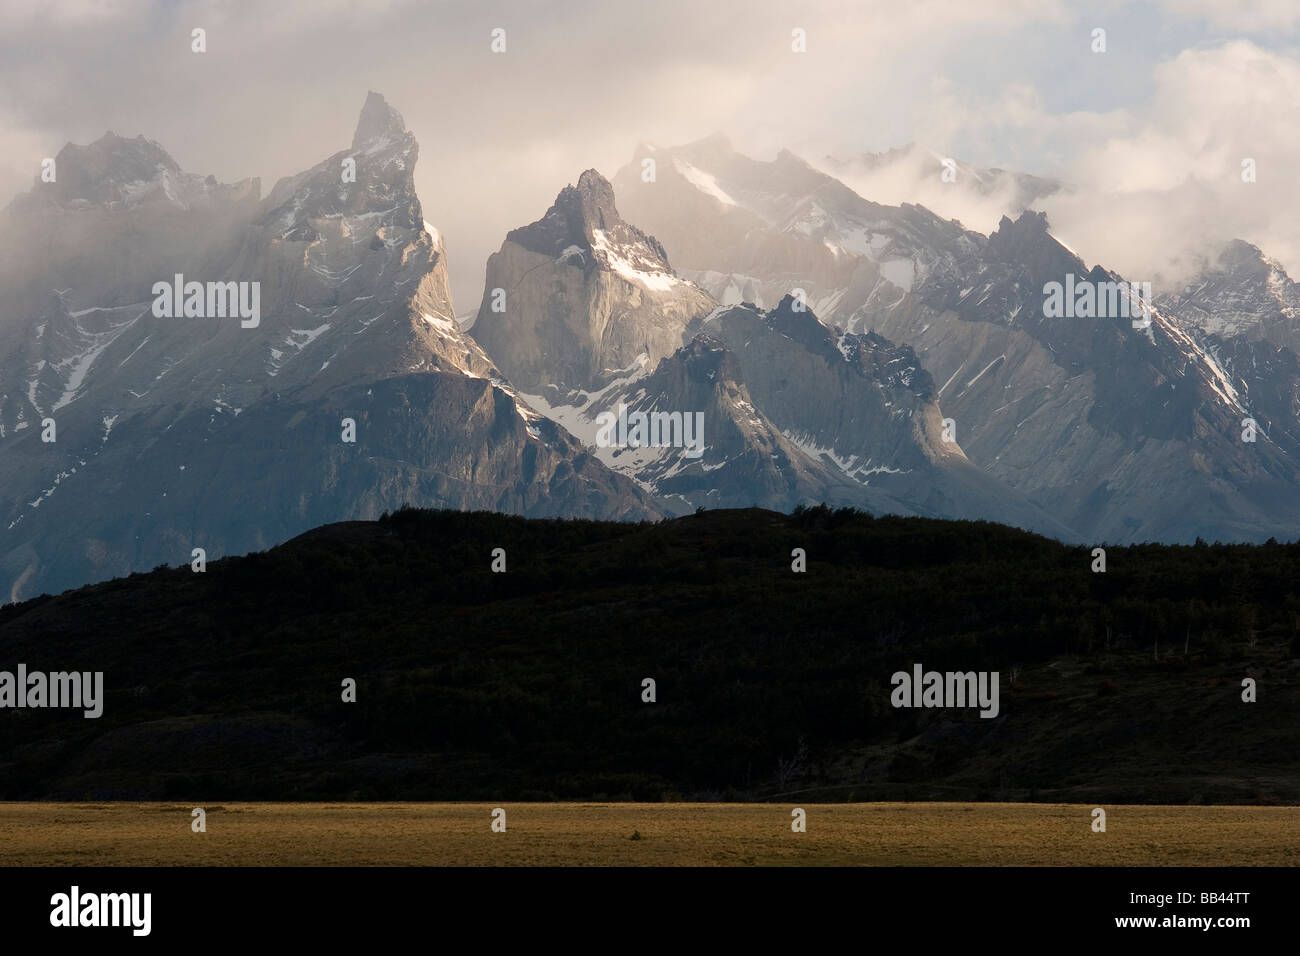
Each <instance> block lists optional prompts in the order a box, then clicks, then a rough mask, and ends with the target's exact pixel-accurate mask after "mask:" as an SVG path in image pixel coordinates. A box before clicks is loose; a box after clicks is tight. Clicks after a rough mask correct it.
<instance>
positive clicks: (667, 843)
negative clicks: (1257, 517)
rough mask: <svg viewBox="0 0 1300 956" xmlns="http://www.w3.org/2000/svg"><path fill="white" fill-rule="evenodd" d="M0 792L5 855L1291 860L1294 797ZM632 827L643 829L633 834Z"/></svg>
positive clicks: (586, 860)
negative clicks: (499, 826) (212, 801)
mask: <svg viewBox="0 0 1300 956" xmlns="http://www.w3.org/2000/svg"><path fill="white" fill-rule="evenodd" d="M193 806H195V805H193V804H176V803H96V804H89V803H3V804H0V865H5V866H17V865H23V866H97V865H99V866H110V865H115V866H136V865H207V866H235V865H245V866H283V865H295V866H300V865H321V866H349V865H353V866H356V865H363V866H377V865H397V866H405V865H410V866H430V865H433V866H444V865H465V866H533V865H572V866H583V865H616V866H678V865H697V866H783V865H800V866H804V865H832V866H844V865H866V866H934V865H955V866H973V865H984V866H1076V865H1084V866H1136V865H1142V866H1147V865H1156V866H1158V865H1165V864H1169V865H1178V866H1197V865H1206V866H1249V865H1265V866H1294V865H1296V864H1297V863H1300V808H1297V807H1171V806H1166V807H1161V806H1112V807H1107V808H1106V812H1107V820H1106V832H1105V833H1093V832H1092V830H1091V820H1092V818H1091V810H1092V807H1091V806H1085V805H1063V804H1055V805H1053V804H1009V803H859V804H806V805H803V808H804V809H805V810H806V811H807V826H808V829H807V832H806V833H793V832H791V828H790V823H791V815H790V814H791V809H792V808H793V807H794V806H796V804H705V803H676V804H672V803H640V804H637V803H516V804H505V805H504V806H505V810H506V814H507V816H506V825H507V829H506V832H504V833H493V832H492V831H491V812H492V809H493V805H491V804H477V803H474V804H471V803H366V804H328V803H228V804H221V805H209V806H206V807H205V809H206V810H207V832H206V833H193V832H191V829H190V824H191V815H190V811H191V810H192V808H193ZM634 833H638V834H639V835H640V839H633V834H634Z"/></svg>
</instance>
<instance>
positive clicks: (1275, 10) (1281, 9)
mask: <svg viewBox="0 0 1300 956" xmlns="http://www.w3.org/2000/svg"><path fill="white" fill-rule="evenodd" d="M1161 8H1162V9H1163V11H1164V13H1165V15H1167V16H1170V17H1178V18H1183V19H1195V20H1205V21H1207V22H1209V23H1211V24H1213V25H1214V26H1216V27H1224V28H1226V29H1229V30H1232V31H1233V32H1235V33H1259V32H1265V31H1272V30H1293V29H1295V28H1296V26H1297V25H1300V4H1297V3H1296V2H1295V0H1233V2H1231V3H1226V2H1224V0H1162V3H1161Z"/></svg>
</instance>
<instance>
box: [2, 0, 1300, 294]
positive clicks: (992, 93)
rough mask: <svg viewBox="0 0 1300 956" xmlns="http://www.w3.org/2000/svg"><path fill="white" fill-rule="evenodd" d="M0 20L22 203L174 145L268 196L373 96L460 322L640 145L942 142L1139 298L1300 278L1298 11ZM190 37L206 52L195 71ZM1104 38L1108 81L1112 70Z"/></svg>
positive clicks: (962, 8)
mask: <svg viewBox="0 0 1300 956" xmlns="http://www.w3.org/2000/svg"><path fill="white" fill-rule="evenodd" d="M2 7H3V11H2V12H3V15H4V25H3V29H2V30H0V176H2V177H3V178H0V202H7V201H8V200H9V198H11V197H12V196H13V195H14V194H15V193H17V192H21V191H26V190H27V189H29V188H30V187H31V183H32V180H33V178H34V177H35V175H36V174H37V172H38V171H39V166H40V160H41V158H42V157H45V156H52V155H54V154H55V153H56V152H57V151H58V149H59V148H60V147H61V146H62V145H63V144H64V143H66V142H68V141H73V142H78V143H85V142H89V141H91V140H93V139H96V138H98V137H99V136H100V135H102V134H103V133H104V132H105V131H106V130H110V129H111V130H113V131H114V132H117V133H119V134H121V135H124V136H134V135H136V134H138V133H143V134H144V135H145V136H147V137H148V138H150V139H154V140H157V141H158V142H160V143H161V144H162V145H163V146H164V147H165V148H166V149H167V150H168V151H169V152H170V153H171V154H172V155H173V156H174V157H175V158H176V160H177V162H179V163H180V165H181V166H182V167H183V168H185V169H186V170H189V171H191V172H197V173H203V174H208V173H212V174H214V175H216V176H217V178H218V179H221V180H223V181H232V180H237V179H242V178H244V177H247V176H260V177H262V184H263V194H265V193H266V192H268V191H269V190H270V188H271V186H272V185H273V184H274V182H275V180H276V179H278V178H279V177H280V176H284V175H289V174H292V173H295V172H298V171H299V170H302V169H305V168H307V167H309V166H311V165H313V164H315V163H316V162H318V161H320V160H321V159H323V158H324V157H326V156H328V155H330V154H331V153H333V152H335V151H337V150H339V149H343V148H345V147H346V146H347V145H348V144H349V142H350V141H351V136H352V130H353V127H354V125H355V123H356V118H357V114H358V112H359V111H360V108H361V104H362V102H363V101H364V99H365V95H366V91H367V90H371V89H373V90H377V91H379V92H381V93H383V94H384V95H385V96H386V97H387V99H388V101H389V102H390V103H391V104H392V105H393V106H395V107H396V108H397V109H398V110H399V111H400V112H401V113H402V114H403V116H404V117H405V119H406V122H407V125H408V126H409V127H410V128H411V129H412V130H413V131H414V132H415V134H416V136H417V138H418V139H419V141H420V163H419V167H418V169H417V174H416V183H417V187H418V189H419V193H420V198H421V201H422V202H423V204H424V211H425V218H426V219H428V220H429V221H430V222H432V223H433V224H434V225H436V226H438V227H439V228H440V229H441V231H442V232H443V235H444V237H445V239H446V242H447V247H448V259H449V263H450V266H451V272H452V283H453V290H454V294H455V296H456V307H457V311H458V312H460V313H462V314H463V313H465V312H467V311H472V310H473V309H475V308H476V306H477V303H478V300H479V298H480V296H481V294H482V282H483V266H484V261H485V260H486V257H487V256H488V254H489V253H490V252H492V251H494V250H495V249H497V248H498V247H499V246H500V243H501V240H502V239H503V238H504V235H505V232H506V231H507V230H508V229H510V228H513V227H514V226H518V225H522V224H525V223H527V222H530V221H532V220H534V219H536V218H537V217H538V216H540V215H541V214H542V213H543V212H544V211H545V210H546V208H547V206H548V205H549V204H550V202H551V201H552V200H553V198H554V196H555V194H556V192H558V191H559V189H560V188H561V187H562V186H564V185H565V184H566V183H570V182H574V181H576V179H577V177H578V174H579V173H580V172H581V171H582V170H583V169H586V168H587V167H590V166H594V167H596V168H597V169H599V170H600V171H601V172H603V173H604V174H605V175H607V176H610V177H612V176H613V175H614V173H615V172H616V170H617V169H618V168H619V167H620V166H621V165H623V164H624V163H625V162H627V161H628V160H629V159H630V157H631V154H632V151H633V148H634V147H635V145H636V143H637V142H638V141H640V140H645V141H651V142H655V143H658V144H660V145H669V144H674V143H681V142H687V141H690V140H693V139H698V138H700V137H703V136H706V135H708V134H710V133H712V132H714V131H719V130H720V131H723V132H725V133H727V134H728V135H729V136H730V137H731V139H732V141H733V143H734V144H735V145H736V146H737V147H738V148H741V149H742V150H743V151H745V152H749V153H750V154H751V155H755V156H757V157H759V158H770V157H771V156H772V155H773V154H774V153H775V152H776V150H777V149H779V148H781V147H787V148H789V149H792V150H793V151H794V152H796V153H799V154H801V155H805V156H807V157H809V158H813V159H816V158H818V157H821V156H824V155H826V154H835V155H840V156H848V155H851V154H854V153H860V152H863V151H879V150H884V149H888V148H890V147H894V146H901V145H904V144H906V143H908V142H911V141H919V142H923V143H925V144H926V145H928V146H930V147H932V148H934V149H936V150H938V151H939V152H941V153H943V154H945V155H951V156H955V157H958V158H961V159H963V160H966V161H968V162H972V163H975V164H977V165H984V166H1001V167H1004V168H1012V169H1020V170H1024V171H1026V172H1032V173H1039V174H1045V175H1053V176H1057V177H1061V178H1064V179H1066V180H1069V181H1070V182H1072V183H1075V184H1077V185H1078V187H1079V188H1078V192H1077V193H1075V194H1074V195H1073V196H1072V197H1066V198H1057V199H1052V200H1047V201H1045V202H1044V203H1043V204H1042V207H1043V208H1045V209H1046V210H1047V212H1048V216H1049V220H1050V222H1051V224H1052V227H1053V231H1054V232H1056V233H1057V234H1058V235H1059V236H1060V237H1061V238H1062V239H1063V240H1065V241H1066V242H1068V244H1069V245H1070V246H1071V247H1072V248H1074V249H1075V251H1077V252H1078V253H1079V254H1080V255H1082V256H1083V257H1084V258H1085V259H1086V260H1087V261H1088V262H1089V264H1092V263H1096V262H1101V263H1102V264H1103V265H1106V266H1108V267H1110V268H1115V269H1117V270H1119V271H1122V272H1124V273H1125V274H1127V275H1129V276H1130V277H1132V278H1135V279H1138V278H1143V279H1145V278H1149V277H1152V276H1154V275H1156V274H1157V273H1161V274H1163V273H1164V272H1168V271H1169V270H1171V269H1172V268H1174V267H1176V266H1177V265H1178V264H1180V263H1185V262H1186V261H1188V258H1189V257H1190V256H1193V255H1195V254H1198V253H1199V252H1202V251H1203V250H1204V249H1205V248H1207V247H1208V243H1209V242H1210V241H1212V240H1215V239H1217V238H1227V237H1229V236H1240V237H1242V238H1245V239H1248V240H1250V241H1252V242H1255V243H1256V244H1257V245H1260V246H1261V247H1263V248H1264V249H1265V251H1266V252H1268V253H1269V254H1271V255H1273V256H1274V257H1276V258H1278V259H1280V260H1282V262H1283V263H1284V264H1285V265H1287V266H1288V267H1289V269H1290V270H1291V272H1292V274H1293V275H1300V216H1297V213H1300V209H1297V199H1296V196H1297V190H1296V188H1295V179H1294V177H1295V173H1296V170H1297V161H1298V160H1300V122H1298V120H1300V115H1298V113H1300V43H1298V42H1297V28H1298V27H1300V0H1164V2H1122V0H1095V2H1066V0H952V2H949V0H891V2H877V0H857V2H846V0H809V2H791V0H785V2H780V0H635V2H633V0H496V2H494V0H482V2H469V0H455V2H439V0H373V2H347V0H230V2H213V0H206V2H197V0H196V2H185V0H152V2H151V0H2ZM194 27H203V28H204V29H205V30H206V31H207V43H208V52H207V53H205V54H202V55H198V54H194V53H191V52H190V31H191V29H192V28H194ZM495 27H501V28H503V29H505V30H506V43H507V49H506V52H505V53H504V54H494V53H492V52H491V49H490V42H491V37H490V34H491V31H492V29H493V28H495ZM796 27H800V28H803V29H804V30H805V31H806V33H807V52H806V53H804V54H795V53H793V52H792V51H791V31H792V30H793V29H794V28H796ZM1097 27H1101V28H1104V29H1105V30H1106V31H1107V35H1106V45H1107V50H1106V52H1105V53H1094V52H1093V51H1092V49H1091V45H1092V37H1091V34H1092V31H1093V29H1094V28H1097ZM1245 157H1251V158H1254V159H1255V160H1256V161H1257V164H1258V181H1257V182H1256V183H1254V184H1249V185H1248V184H1244V183H1242V182H1241V176H1240V168H1241V167H1240V163H1241V160H1242V159H1243V158H1245ZM867 198H874V197H871V196H868V197H867ZM940 211H941V212H943V210H940ZM968 225H971V226H972V227H973V228H979V229H981V231H986V230H987V226H986V225H985V224H983V223H968ZM668 252H669V257H670V258H671V255H672V250H671V249H670V250H668Z"/></svg>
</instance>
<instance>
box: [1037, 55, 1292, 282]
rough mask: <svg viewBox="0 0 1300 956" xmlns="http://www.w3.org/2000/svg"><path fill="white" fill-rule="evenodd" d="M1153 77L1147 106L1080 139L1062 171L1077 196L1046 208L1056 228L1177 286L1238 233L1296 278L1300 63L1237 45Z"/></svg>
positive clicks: (1163, 68)
mask: <svg viewBox="0 0 1300 956" xmlns="http://www.w3.org/2000/svg"><path fill="white" fill-rule="evenodd" d="M1154 77H1155V81H1156V91H1155V95H1154V96H1153V98H1152V101H1151V103H1150V104H1149V106H1148V107H1147V108H1145V109H1144V110H1142V111H1141V112H1140V114H1133V115H1130V116H1127V117H1123V118H1119V119H1121V120H1122V122H1119V123H1117V125H1118V126H1119V127H1120V128H1119V129H1117V130H1115V131H1114V132H1113V133H1111V134H1110V135H1107V136H1105V137H1103V138H1101V139H1099V140H1089V139H1083V140H1082V141H1080V142H1079V144H1078V145H1079V149H1078V153H1077V156H1076V158H1075V159H1074V160H1073V161H1071V162H1070V163H1068V164H1067V167H1066V170H1065V174H1066V176H1067V177H1068V178H1069V179H1070V180H1071V181H1073V182H1074V183H1076V184H1077V186H1078V191H1077V192H1076V193H1074V194H1073V195H1068V196H1059V197H1051V198H1049V199H1047V200H1045V201H1044V202H1043V203H1042V206H1043V208H1045V209H1046V210H1047V212H1048V218H1049V220H1050V222H1051V223H1052V226H1053V229H1054V231H1056V232H1059V233H1060V234H1061V235H1062V237H1063V238H1065V239H1067V241H1069V243H1070V244H1071V245H1072V246H1073V247H1074V248H1075V249H1076V250H1078V251H1079V252H1080V254H1081V255H1084V256H1085V258H1087V259H1088V260H1089V261H1090V262H1095V261H1098V260H1104V264H1106V265H1108V266H1111V267H1113V268H1117V269H1119V270H1121V271H1123V272H1125V273H1126V274H1128V275H1132V276H1138V277H1141V278H1143V279H1146V278H1148V277H1152V276H1165V277H1166V278H1167V279H1168V280H1171V281H1177V280H1178V279H1180V278H1182V277H1183V275H1184V274H1185V273H1186V271H1187V269H1188V268H1189V267H1191V266H1192V265H1193V264H1194V263H1195V262H1196V261H1197V260H1198V259H1199V258H1200V257H1202V256H1205V255H1208V254H1211V253H1212V252H1213V251H1214V248H1215V247H1216V246H1217V245H1218V244H1220V243H1222V242H1223V241H1225V240H1227V239H1232V238H1241V239H1245V240H1247V241H1249V242H1253V243H1254V244H1256V245H1258V246H1260V247H1261V248H1262V249H1264V250H1265V251H1266V252H1268V253H1269V254H1270V255H1272V256H1273V257H1274V258H1277V259H1278V260H1280V261H1281V262H1282V263H1283V264H1284V265H1285V266H1286V267H1287V268H1288V269H1289V270H1295V271H1298V272H1300V222H1297V220H1296V216H1295V215H1294V213H1295V205H1296V202H1295V196H1296V189H1295V170H1296V168H1297V166H1296V160H1297V158H1298V157H1300V103H1298V102H1297V100H1296V98H1295V90H1296V89H1298V88H1300V62H1297V61H1296V60H1295V59H1293V58H1291V57H1289V56H1286V55H1283V54H1280V53H1275V52H1270V51H1266V50H1262V49H1260V48H1259V47H1257V46H1255V45H1254V44H1253V43H1251V42H1249V41H1245V40H1237V41H1233V42H1230V43H1227V44H1225V45H1223V46H1221V47H1218V48H1216V49H1204V50H1187V51H1184V52H1183V53H1181V54H1179V55H1178V56H1177V57H1175V58H1174V59H1172V60H1171V61H1168V62H1166V63H1162V64H1160V65H1159V66H1157V67H1156V69H1155V71H1154ZM1246 159H1251V160H1254V162H1255V165H1256V169H1257V181H1256V182H1254V183H1248V182H1243V179H1242V162H1243V160H1246Z"/></svg>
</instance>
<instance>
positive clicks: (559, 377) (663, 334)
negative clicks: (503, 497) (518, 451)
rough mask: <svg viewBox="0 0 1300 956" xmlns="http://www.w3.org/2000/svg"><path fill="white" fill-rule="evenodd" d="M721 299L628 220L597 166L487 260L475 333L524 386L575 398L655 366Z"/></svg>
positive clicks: (556, 399)
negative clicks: (678, 268)
mask: <svg viewBox="0 0 1300 956" xmlns="http://www.w3.org/2000/svg"><path fill="white" fill-rule="evenodd" d="M498 290H499V291H498ZM713 304H714V303H713V302H712V300H711V299H710V298H709V297H708V296H707V295H706V294H705V293H703V292H702V291H701V290H700V289H698V288H696V287H695V286H693V285H691V284H690V283H689V282H685V281H683V280H682V279H680V278H678V277H677V275H676V274H675V273H674V272H673V269H672V267H671V266H670V265H669V263H668V257H667V255H666V254H665V252H664V249H663V246H661V245H660V244H659V242H658V241H657V240H656V239H654V237H652V236H648V235H646V234H645V233H643V232H641V230H639V229H637V228H636V227H635V226H632V225H630V224H629V223H627V222H625V221H624V220H623V218H622V217H621V216H620V215H619V213H618V209H617V208H616V207H615V205H614V192H613V189H612V188H611V187H610V184H609V183H608V182H607V181H606V180H605V179H604V178H603V177H602V176H601V175H600V174H599V173H598V172H596V171H595V170H594V169H589V170H587V171H586V172H584V173H583V174H582V175H581V176H580V177H579V179H578V184H577V186H567V187H565V188H564V189H563V190H561V192H560V194H559V196H557V197H556V200H555V204H554V205H553V206H552V207H551V208H550V209H549V210H548V211H547V213H546V215H545V216H543V217H542V218H541V219H539V220H538V221H537V222H534V223H532V224H531V225H528V226H525V227H523V228H521V229H515V230H512V231H511V232H510V233H509V234H508V235H507V236H506V240H505V242H504V243H503V244H502V246H501V251H500V252H497V253H495V254H493V255H492V257H491V258H489V259H488V264H487V281H486V285H485V289H484V295H483V303H482V305H481V306H480V307H479V312H478V318H477V320H476V321H475V324H474V327H473V335H474V338H475V339H476V340H477V341H478V342H479V344H480V345H482V346H483V347H484V348H485V349H486V350H487V352H488V354H490V355H491V356H492V357H493V359H494V360H495V361H496V362H498V363H499V365H500V367H501V369H502V371H503V372H505V374H506V375H507V376H508V377H509V378H510V379H511V381H513V382H515V383H516V384H517V385H518V386H519V387H520V388H521V389H523V390H524V391H526V392H529V393H545V394H546V395H548V396H550V398H551V400H552V402H553V403H557V404H568V403H571V402H572V401H573V400H574V399H575V398H576V396H577V395H578V394H579V393H581V392H594V391H597V390H599V389H601V388H604V387H605V386H607V385H608V384H609V383H610V382H611V381H613V380H615V379H616V378H619V377H621V376H626V375H627V374H628V373H629V371H631V370H633V369H637V368H639V367H641V366H642V365H646V366H648V367H649V368H651V369H653V368H654V367H655V366H656V365H657V364H658V363H659V361H660V359H662V358H664V357H665V356H667V355H671V354H672V353H673V352H674V351H675V350H676V349H677V348H678V347H680V346H681V344H682V332H683V330H684V329H685V328H686V325H687V323H688V322H690V320H691V319H692V318H695V317H696V316H698V315H700V314H702V313H704V312H707V311H708V310H709V309H711V308H712V307H713Z"/></svg>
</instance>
